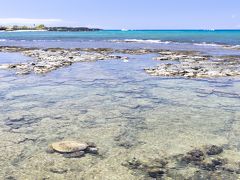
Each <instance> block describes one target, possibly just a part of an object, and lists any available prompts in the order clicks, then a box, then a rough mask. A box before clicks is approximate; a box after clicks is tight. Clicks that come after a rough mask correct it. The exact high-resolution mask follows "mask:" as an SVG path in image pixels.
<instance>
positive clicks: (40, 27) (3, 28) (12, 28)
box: [0, 25, 102, 32]
mask: <svg viewBox="0 0 240 180" xmlns="http://www.w3.org/2000/svg"><path fill="white" fill-rule="evenodd" d="M100 30H102V29H98V28H88V27H64V26H63V27H45V26H44V25H38V26H36V27H27V26H9V27H7V26H0V31H2V32H21V31H23V32H29V31H63V32H79V31H100Z"/></svg>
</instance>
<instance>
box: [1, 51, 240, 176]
mask: <svg viewBox="0 0 240 180" xmlns="http://www.w3.org/2000/svg"><path fill="white" fill-rule="evenodd" d="M15 55H16V54H0V60H1V61H2V59H5V61H6V62H7V61H11V62H13V59H15V58H14V57H15ZM18 57H19V59H20V60H21V59H22V60H25V59H24V58H23V57H21V56H18ZM151 58H152V56H151V55H141V56H131V58H130V60H129V62H128V63H125V62H123V61H121V60H109V61H98V62H91V63H77V64H74V65H72V66H70V67H67V68H62V69H59V70H57V71H54V72H51V73H48V74H46V75H28V76H16V75H14V72H11V71H3V70H1V71H0V79H1V80H0V100H1V101H0V109H1V113H0V133H1V135H0V142H1V146H0V151H1V154H0V169H1V172H0V178H1V179H144V175H143V174H141V173H134V171H132V170H130V169H129V168H127V167H126V166H123V164H124V163H126V162H127V160H128V159H131V158H133V157H135V158H137V159H154V158H163V157H169V156H173V155H178V154H181V153H186V152H188V151H190V150H192V149H193V148H199V147H202V146H204V145H209V144H215V145H224V146H226V147H227V150H226V151H225V152H224V154H223V156H224V157H227V158H228V159H231V160H232V161H235V162H238V161H240V142H239V135H240V121H239V120H240V94H239V89H240V80H239V79H229V78H228V79H227V78H221V79H208V80H194V79H183V78H161V77H151V76H148V75H147V74H146V73H145V72H144V71H143V69H144V68H145V67H151V66H155V65H157V64H159V62H158V61H153V60H151ZM19 59H18V60H19ZM63 139H73V140H80V141H92V142H95V143H96V144H97V146H98V147H99V149H100V156H92V155H86V156H85V157H83V158H80V159H78V158H77V159H66V158H64V157H62V156H61V155H60V154H48V153H46V149H47V147H48V145H49V144H51V143H52V142H55V141H58V140H63ZM182 171H184V169H183V170H182ZM181 173H182V174H183V175H184V176H185V177H188V176H191V175H192V174H191V171H186V172H181Z"/></svg>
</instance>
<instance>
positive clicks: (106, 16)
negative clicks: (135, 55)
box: [0, 0, 240, 29]
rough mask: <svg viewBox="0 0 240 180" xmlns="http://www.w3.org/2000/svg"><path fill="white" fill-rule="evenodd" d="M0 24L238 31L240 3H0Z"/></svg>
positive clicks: (182, 0) (68, 0)
mask: <svg viewBox="0 0 240 180" xmlns="http://www.w3.org/2000/svg"><path fill="white" fill-rule="evenodd" d="M0 1H1V3H0V24H26V25H29V24H33V23H36V24H40V23H44V24H46V25H52V26H58V25H67V26H90V27H99V28H105V29H122V28H126V29H212V28H214V29H240V0H36V1H35V0H0Z"/></svg>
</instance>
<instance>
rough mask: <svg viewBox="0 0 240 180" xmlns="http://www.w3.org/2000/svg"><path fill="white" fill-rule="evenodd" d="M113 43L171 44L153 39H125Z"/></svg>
mask: <svg viewBox="0 0 240 180" xmlns="http://www.w3.org/2000/svg"><path fill="white" fill-rule="evenodd" d="M110 41H111V42H127V43H151V44H169V43H171V42H170V41H161V40H153V39H147V40H144V39H124V40H110Z"/></svg>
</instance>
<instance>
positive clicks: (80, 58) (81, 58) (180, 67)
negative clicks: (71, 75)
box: [0, 46, 240, 78]
mask: <svg viewBox="0 0 240 180" xmlns="http://www.w3.org/2000/svg"><path fill="white" fill-rule="evenodd" d="M0 52H18V53H21V54H23V55H25V56H27V57H31V58H32V59H33V60H32V61H29V62H25V63H18V64H1V65H0V69H12V70H15V71H16V74H21V75H24V74H30V73H36V74H44V73H48V72H51V71H53V70H56V69H58V68H62V67H65V66H70V65H72V64H73V63H77V62H94V61H98V60H114V59H115V60H116V59H118V60H124V61H125V60H127V59H128V57H127V55H145V54H155V55H156V56H155V57H154V58H153V59H154V60H156V61H159V62H160V65H158V66H157V67H153V68H152V67H151V68H145V69H144V70H145V72H146V73H148V74H150V75H153V76H167V77H186V78H215V77H229V76H231V77H236V76H240V56H210V55H204V54H202V53H200V52H196V51H170V50H163V49H111V48H86V49H83V48H73V49H64V48H47V49H40V48H24V47H14V46H12V47H11V46H1V47H0ZM119 53H120V54H124V56H123V55H121V56H119V55H115V54H119ZM125 55H126V56H125Z"/></svg>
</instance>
